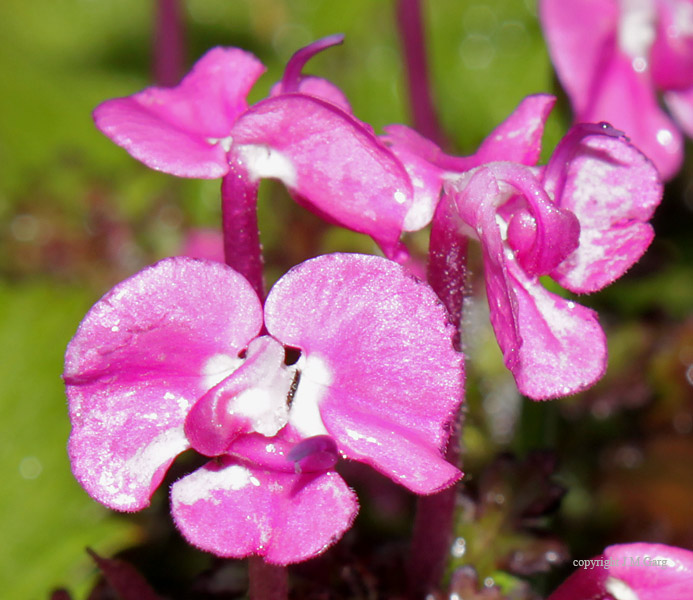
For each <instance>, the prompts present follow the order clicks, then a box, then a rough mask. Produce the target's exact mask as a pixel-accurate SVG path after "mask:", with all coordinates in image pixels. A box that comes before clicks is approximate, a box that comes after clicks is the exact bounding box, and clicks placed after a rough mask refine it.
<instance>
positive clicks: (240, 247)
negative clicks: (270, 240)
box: [221, 159, 265, 300]
mask: <svg viewBox="0 0 693 600" xmlns="http://www.w3.org/2000/svg"><path fill="white" fill-rule="evenodd" d="M257 192H258V182H257V181H252V180H251V178H250V175H249V174H248V172H247V170H246V168H245V167H244V166H243V164H242V163H241V162H240V161H238V160H234V159H231V160H230V161H229V172H228V173H227V174H226V176H225V177H224V179H223V180H222V182H221V213H222V226H223V229H224V257H225V259H226V264H227V265H229V266H230V267H232V268H233V269H235V270H236V271H238V272H239V273H240V274H241V275H243V276H244V277H245V278H246V279H247V280H248V281H249V282H250V284H251V285H252V286H253V289H254V290H255V291H256V292H257V295H258V296H259V297H260V299H261V300H262V299H264V297H265V295H264V285H263V279H262V246H261V244H260V232H259V231H258V225H257Z"/></svg>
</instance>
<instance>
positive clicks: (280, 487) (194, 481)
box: [171, 458, 358, 565]
mask: <svg viewBox="0 0 693 600" xmlns="http://www.w3.org/2000/svg"><path fill="white" fill-rule="evenodd" d="M171 504H172V508H171V510H172V513H173V518H174V520H175V522H176V525H177V526H178V528H179V529H180V530H181V532H182V533H183V535H184V536H185V538H186V539H187V540H188V541H189V542H190V543H191V544H193V545H195V546H197V547H199V548H201V549H202V550H206V551H207V552H213V553H214V554H216V555H218V556H227V557H235V558H242V557H245V556H250V555H259V556H262V557H264V559H265V561H267V562H268V563H271V564H280V565H285V564H288V563H294V562H298V561H302V560H306V559H309V558H312V557H313V556H317V555H318V554H320V553H321V552H323V551H324V550H326V549H327V548H328V547H329V546H331V545H332V544H334V543H335V542H336V541H337V540H338V539H339V538H340V537H341V536H342V534H343V533H344V532H345V531H346V530H347V529H348V528H349V527H350V526H351V523H352V521H353V520H354V517H355V516H356V512H357V510H358V503H357V500H356V496H355V494H354V493H353V492H352V491H351V490H350V489H349V488H348V487H347V485H346V484H345V483H344V481H343V480H342V478H341V477H340V476H339V475H337V473H335V472H334V471H328V472H326V473H305V474H294V473H280V472H277V471H269V470H263V469H259V468H256V467H253V466H251V465H250V464H245V463H241V462H238V461H236V460H234V459H231V458H225V459H222V460H221V461H220V462H219V463H214V462H210V463H208V464H207V465H206V466H205V467H202V468H201V469H198V470H197V471H195V472H194V473H192V474H191V475H188V476H186V477H184V478H183V479H181V480H179V481H177V482H176V483H174V484H173V486H172V487H171Z"/></svg>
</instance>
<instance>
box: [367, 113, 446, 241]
mask: <svg viewBox="0 0 693 600" xmlns="http://www.w3.org/2000/svg"><path fill="white" fill-rule="evenodd" d="M385 131H386V135H384V136H382V138H381V139H383V140H384V141H385V143H386V144H387V145H388V146H389V148H390V149H391V150H392V152H393V154H394V155H395V156H396V157H397V158H398V159H399V160H400V161H401V162H402V164H403V165H404V168H405V169H406V171H407V174H408V175H409V178H410V179H411V183H412V187H413V189H414V201H413V202H412V205H411V208H410V209H409V211H408V212H407V215H406V217H405V219H404V230H405V231H418V230H419V229H423V228H424V227H426V225H428V224H429V223H430V222H431V219H433V213H434V212H435V209H436V206H437V205H438V201H439V200H440V191H441V188H442V187H443V175H444V174H445V170H444V169H442V168H440V167H438V166H436V161H437V160H438V159H439V158H440V157H442V156H444V155H443V152H442V150H441V149H440V148H439V147H438V146H436V145H435V144H434V143H433V142H431V141H430V140H427V139H426V138H424V137H423V136H421V135H419V134H418V133H417V132H416V131H414V130H413V129H410V128H409V127H407V126H406V125H388V126H387V127H385Z"/></svg>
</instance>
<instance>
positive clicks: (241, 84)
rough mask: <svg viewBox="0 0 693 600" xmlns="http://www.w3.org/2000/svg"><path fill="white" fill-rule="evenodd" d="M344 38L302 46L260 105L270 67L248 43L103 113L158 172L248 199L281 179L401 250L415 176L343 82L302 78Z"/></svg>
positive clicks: (126, 144)
mask: <svg viewBox="0 0 693 600" xmlns="http://www.w3.org/2000/svg"><path fill="white" fill-rule="evenodd" d="M341 40H342V36H331V37H329V38H325V39H324V40H319V41H317V42H315V43H314V44H311V45H310V46H308V47H306V48H304V49H302V50H299V51H298V52H297V53H296V54H295V55H294V57H293V58H292V59H291V60H290V61H289V63H288V65H287V68H286V72H285V74H284V77H283V79H282V80H281V82H280V83H279V84H277V85H276V86H275V88H274V89H273V91H272V95H271V97H269V98H266V99H265V100H262V101H260V102H258V103H256V104H254V105H253V106H250V107H249V106H248V104H247V101H246V97H247V95H248V93H249V91H250V89H251V87H252V86H253V84H254V83H255V81H256V80H257V79H258V77H259V76H260V75H261V74H262V73H263V71H264V67H263V66H262V64H261V63H260V62H259V61H258V60H257V59H256V58H255V57H254V56H253V55H252V54H250V53H248V52H245V51H243V50H240V49H238V48H214V49H212V50H210V51H209V52H207V53H206V54H205V55H204V56H203V57H202V58H201V59H200V60H199V61H198V62H197V63H196V64H195V65H194V67H193V69H192V71H191V72H190V73H189V74H188V75H187V76H186V77H185V78H184V79H183V80H182V81H181V83H180V84H179V85H178V86H177V87H174V88H160V87H150V88H147V89H145V90H143V91H141V92H139V93H136V94H134V95H132V96H129V97H126V98H116V99H114V100H108V101H106V102H104V103H103V104H101V105H100V106H98V107H97V108H96V110H95V111H94V119H95V122H96V125H97V127H98V128H99V129H100V130H101V131H102V132H103V133H104V134H105V135H107V136H108V137H109V138H110V139H111V140H113V141H114V142H115V143H116V144H118V145H120V146H122V147H123V148H125V149H126V150H127V151H128V152H129V153H130V154H131V155H132V156H134V157H135V158H136V159H138V160H140V161H142V162H143V163H144V164H146V165H147V166H149V167H151V168H153V169H156V170H159V171H163V172H165V173H169V174H172V175H177V176H179V177H195V178H204V179H214V178H218V177H224V178H225V186H224V190H227V191H228V193H229V194H230V195H232V196H233V195H235V196H239V199H238V202H242V200H241V199H240V196H242V195H243V194H244V193H246V191H247V190H251V191H252V192H251V191H247V193H252V194H255V193H256V192H257V188H256V186H255V184H256V182H257V181H258V180H259V179H260V178H264V177H274V178H277V179H280V180H281V181H282V182H283V183H284V184H285V185H286V186H287V187H288V188H289V190H290V191H291V192H292V194H293V195H294V197H295V198H296V200H297V201H298V202H300V203H301V204H303V205H305V206H306V207H307V208H309V209H310V210H313V211H314V212H316V213H317V214H319V215H321V216H323V217H325V218H326V219H328V220H330V221H331V222H335V223H337V224H339V225H342V226H344V227H347V228H350V229H353V230H355V231H358V232H361V233H365V234H367V235H370V236H371V237H373V238H374V239H375V241H376V242H378V243H379V244H380V245H381V247H382V248H383V250H384V251H385V252H386V253H387V254H388V255H390V256H394V255H396V253H397V252H398V251H399V248H400V246H399V243H398V241H399V236H400V234H401V232H402V222H403V220H404V216H405V214H406V212H407V211H408V209H409V207H410V205H411V203H412V191H411V185H410V183H409V178H408V177H407V176H406V173H405V171H404V169H403V167H402V165H401V164H400V162H399V161H398V160H396V159H395V157H394V156H393V155H392V154H391V152H390V151H389V150H388V149H387V148H386V147H385V146H384V145H383V144H382V143H381V142H380V141H379V140H378V138H377V137H376V136H375V135H374V134H373V132H372V130H371V129H370V127H368V126H366V125H364V123H362V122H360V121H358V120H357V119H355V118H354V117H353V116H352V115H351V114H350V108H349V104H348V102H347V100H346V98H345V97H344V94H342V92H341V91H340V90H339V89H338V88H336V87H335V86H334V85H332V84H331V83H329V82H327V81H325V80H323V79H319V78H316V77H306V76H303V75H301V69H302V67H303V65H304V64H305V62H306V61H307V60H308V59H309V58H310V57H311V56H313V55H314V54H315V53H316V52H319V51H321V50H323V49H324V48H327V47H329V46H332V45H334V44H336V43H340V42H341ZM239 178H240V179H241V180H242V183H240V184H239V182H238V181H236V180H237V179H239ZM227 179H231V180H232V181H226V180H227ZM254 186H255V187H254ZM231 201H233V198H232V200H231ZM251 204H252V205H253V206H254V201H253V202H252V203H251ZM243 210H246V209H245V208H244V209H243ZM233 218H234V219H235V218H237V217H236V216H234V217H233ZM234 252H235V250H234ZM227 253H228V251H227ZM232 253H233V252H232Z"/></svg>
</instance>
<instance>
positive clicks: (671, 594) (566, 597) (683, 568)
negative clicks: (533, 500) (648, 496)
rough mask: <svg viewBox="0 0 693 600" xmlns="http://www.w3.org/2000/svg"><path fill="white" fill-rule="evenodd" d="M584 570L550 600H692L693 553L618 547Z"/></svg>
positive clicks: (650, 546)
mask: <svg viewBox="0 0 693 600" xmlns="http://www.w3.org/2000/svg"><path fill="white" fill-rule="evenodd" d="M573 565H575V566H579V567H580V568H579V569H578V570H577V571H575V572H574V573H573V574H572V575H571V576H570V577H568V579H566V580H565V581H564V582H563V583H562V584H561V586H560V587H559V588H558V589H557V590H556V591H555V592H554V593H553V594H551V596H549V598H548V600H585V599H586V598H589V599H590V600H663V599H665V598H666V600H688V599H689V598H690V597H691V584H692V583H693V552H691V551H690V550H684V549H682V548H676V547H673V546H665V545H664V544H645V543H635V544H618V545H615V546H609V547H608V548H606V549H605V550H604V553H603V554H601V555H600V556H596V557H595V558H592V559H589V560H580V561H578V560H575V561H573Z"/></svg>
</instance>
